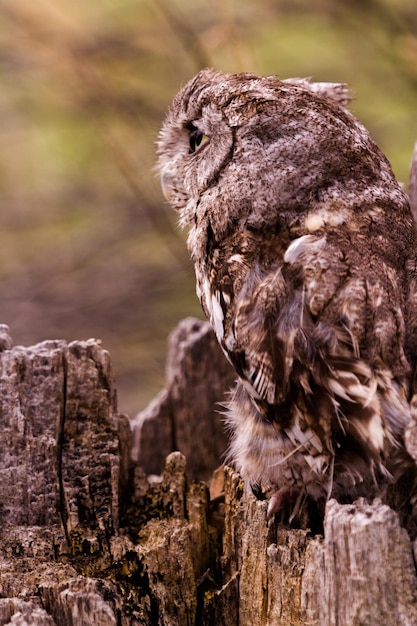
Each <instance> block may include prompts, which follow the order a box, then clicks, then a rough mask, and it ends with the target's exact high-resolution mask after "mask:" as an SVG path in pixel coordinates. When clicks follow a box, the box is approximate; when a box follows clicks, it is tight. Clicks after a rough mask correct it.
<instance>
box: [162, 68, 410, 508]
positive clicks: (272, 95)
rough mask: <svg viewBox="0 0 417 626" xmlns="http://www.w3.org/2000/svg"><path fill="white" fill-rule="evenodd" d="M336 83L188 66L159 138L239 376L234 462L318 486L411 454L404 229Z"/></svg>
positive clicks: (347, 484)
mask: <svg viewBox="0 0 417 626" xmlns="http://www.w3.org/2000/svg"><path fill="white" fill-rule="evenodd" d="M346 102H347V97H346V91H345V89H344V88H343V86H338V85H329V84H326V83H309V82H308V81H306V80H300V79H293V80H292V79H289V80H287V81H280V80H278V79H276V78H275V77H257V76H254V75H251V74H237V75H228V74H222V73H220V72H215V71H213V70H210V69H206V70H203V71H201V72H200V73H199V74H198V75H197V76H196V77H195V78H194V79H193V80H191V81H190V82H189V83H188V84H186V85H185V87H184V88H183V89H182V90H181V91H180V92H179V93H178V95H177V96H176V97H175V99H174V101H173V103H172V105H171V108H170V110H169V112H168V115H167V118H166V121H165V123H164V125H163V128H162V130H161V133H160V137H159V144H158V153H159V169H160V172H161V179H162V186H163V189H164V192H165V195H166V196H167V198H168V199H169V201H170V203H171V204H172V206H173V208H174V209H176V210H177V211H178V213H179V219H180V223H181V224H182V225H183V226H188V227H189V237H188V247H189V251H190V253H191V257H192V259H193V262H194V265H195V273H196V278H197V293H198V296H199V298H200V300H201V304H202V307H203V309H204V312H205V314H206V315H207V317H208V318H209V319H210V321H211V324H212V326H213V328H214V331H215V333H216V336H217V339H218V341H219V344H220V346H221V347H222V349H223V351H224V353H225V354H226V356H227V358H228V359H229V361H230V362H231V363H232V365H233V366H234V368H235V370H236V372H237V375H238V382H237V385H236V389H235V390H234V392H233V395H232V399H231V401H230V406H229V411H228V423H229V426H230V430H231V444H230V452H229V459H230V460H233V462H234V463H235V465H236V467H237V469H238V470H239V471H240V472H241V474H242V475H243V476H244V477H245V478H246V479H247V480H248V481H249V482H250V483H251V484H252V485H262V486H264V487H265V488H269V487H271V488H273V489H281V488H284V489H290V490H293V491H297V492H299V493H304V494H308V495H310V496H311V497H313V498H314V499H317V500H319V499H321V498H328V497H329V496H330V495H332V496H335V497H338V498H354V497H356V496H358V495H365V496H369V495H372V494H380V493H381V492H382V490H383V489H384V486H385V485H386V484H387V483H389V482H390V481H393V480H396V479H397V478H398V477H399V476H400V475H401V474H403V473H404V472H405V471H407V469H408V467H409V466H410V465H411V464H413V461H412V460H411V458H410V457H409V455H408V454H407V452H406V450H405V447H404V432H405V429H406V427H407V425H408V424H409V423H410V421H411V420H412V419H413V406H414V405H415V404H416V401H415V398H414V394H415V393H416V380H415V378H416V377H415V362H416V356H417V306H416V304H417V281H416V277H417V274H416V250H417V245H416V234H415V225H414V222H413V219H412V216H411V213H410V209H409V206H408V202H407V199H406V197H405V195H404V193H403V192H402V190H401V188H400V186H399V184H398V183H397V182H396V180H395V178H394V175H393V173H392V171H391V167H390V165H389V163H388V161H387V160H386V158H385V157H384V155H383V154H382V153H381V152H380V150H379V149H378V147H377V146H376V145H375V143H374V142H373V141H372V139H371V138H370V136H369V134H368V132H367V131H366V130H365V128H364V127H363V126H362V125H361V124H360V123H359V122H358V121H357V120H356V119H355V118H354V117H353V116H352V115H351V114H350V113H349V112H348V111H347V110H346V108H345V104H346Z"/></svg>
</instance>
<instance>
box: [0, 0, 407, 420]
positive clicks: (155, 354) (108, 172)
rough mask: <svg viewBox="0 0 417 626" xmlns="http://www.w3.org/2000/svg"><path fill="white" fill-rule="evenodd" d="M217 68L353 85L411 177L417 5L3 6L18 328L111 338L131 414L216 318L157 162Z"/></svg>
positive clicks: (1, 97)
mask: <svg viewBox="0 0 417 626" xmlns="http://www.w3.org/2000/svg"><path fill="white" fill-rule="evenodd" d="M207 65H209V66H213V67H216V68H218V69H222V70H224V71H232V72H236V71H253V72H256V73H260V74H277V75H278V76H280V77H282V78H285V77H289V76H311V77H313V78H314V79H315V80H322V81H326V80H327V81H340V82H347V83H349V85H350V87H351V90H352V93H353V96H354V98H355V99H354V100H353V102H352V104H351V109H352V110H353V112H354V113H355V115H357V117H359V119H360V120H361V121H362V122H363V123H364V124H365V126H367V128H368V129H369V130H370V131H371V134H372V135H373V137H374V139H375V140H376V141H377V143H378V144H379V145H380V147H381V148H382V149H383V151H384V152H385V154H386V155H387V156H388V158H389V159H390V161H391V163H392V166H393V168H394V171H395V173H396V175H397V177H398V178H399V180H401V181H404V182H406V181H407V178H408V170H409V164H410V159H411V155H412V151H413V145H414V141H415V140H416V139H417V3H416V2H415V0H345V1H344V2H338V1H337V0H275V1H272V0H236V1H235V0H95V2H86V1H85V0H84V1H81V0H37V1H36V2H33V1H32V0H0V81H1V82H0V203H1V207H0V291H1V299H0V322H2V323H7V324H8V325H9V326H10V328H11V334H12V337H13V339H14V343H15V344H24V345H31V344H33V343H36V342H38V341H42V340H44V339H67V340H68V341H72V340H75V339H87V338H89V337H95V338H99V339H101V340H102V342H103V346H104V347H105V348H106V349H108V350H109V351H110V353H111V356H112V360H113V364H114V367H115V370H116V380H117V387H118V395H119V408H120V410H121V411H122V412H127V413H128V414H130V415H131V416H133V415H134V414H135V413H136V412H137V411H139V410H140V409H142V408H144V406H146V404H147V402H148V401H149V400H150V399H151V398H152V397H153V396H154V395H155V394H156V392H157V391H159V389H160V388H161V387H162V386H163V383H164V360H165V346H166V338H167V335H168V333H169V332H170V330H171V329H173V328H174V326H175V325H176V323H177V322H178V320H179V319H181V318H182V317H185V316H187V315H195V316H198V317H201V318H202V317H203V315H202V312H201V310H200V305H199V303H198V301H197V298H196V296H195V289H194V276H193V271H192V267H191V264H190V262H189V261H188V256H187V252H186V249H185V239H186V235H185V234H184V233H181V232H179V230H178V228H177V225H176V217H175V215H173V214H171V212H170V210H169V208H168V207H167V205H166V204H165V202H164V200H163V198H162V195H161V192H160V189H159V181H158V180H157V178H156V175H155V173H154V170H153V167H154V164H155V140H156V136H157V133H158V130H159V128H160V125H161V122H162V120H163V117H164V114H165V111H166V109H167V106H168V104H169V102H170V101H171V99H172V97H173V96H174V94H175V93H176V92H177V90H178V88H179V87H180V86H181V85H182V84H183V83H184V82H185V81H186V80H188V79H189V78H191V77H192V76H193V75H194V74H195V73H196V72H197V71H198V70H199V69H201V68H202V67H204V66H207Z"/></svg>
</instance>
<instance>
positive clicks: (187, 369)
mask: <svg viewBox="0 0 417 626" xmlns="http://www.w3.org/2000/svg"><path fill="white" fill-rule="evenodd" d="M166 378H167V387H166V389H164V390H163V391H162V392H161V393H160V394H159V395H158V396H157V397H156V398H155V400H154V401H153V402H151V404H150V405H149V407H148V408H147V409H145V410H144V411H142V412H141V413H139V415H137V416H136V418H135V419H134V420H133V421H132V429H133V432H134V446H133V458H134V460H135V461H136V462H137V463H138V464H140V465H141V467H142V468H143V469H144V470H145V471H146V472H147V473H148V474H159V473H160V472H161V471H162V469H163V467H164V463H165V457H166V456H167V455H168V454H169V453H170V452H172V451H173V450H181V452H182V453H183V454H184V455H185V456H186V458H187V467H188V472H189V475H190V476H191V477H192V478H193V479H195V480H209V479H210V477H211V475H212V473H213V471H214V470H215V468H216V467H217V466H218V465H219V463H220V461H219V460H220V459H221V458H222V455H223V454H224V452H225V450H226V447H227V437H226V434H225V431H224V428H223V424H222V415H221V411H222V403H225V402H226V401H227V392H228V391H229V390H230V388H231V387H232V385H233V381H234V380H235V378H236V374H235V372H234V370H233V369H232V367H231V366H230V365H229V363H228V362H227V360H226V358H225V357H224V355H223V353H222V352H221V350H220V348H219V345H218V343H217V340H216V338H215V336H214V334H213V332H212V330H211V326H210V324H209V323H208V322H201V321H200V320H197V319H195V318H191V317H189V318H186V319H184V320H182V322H180V324H179V325H178V327H177V328H176V329H175V330H174V331H173V332H172V333H171V335H170V337H169V339H168V354H167V362H166Z"/></svg>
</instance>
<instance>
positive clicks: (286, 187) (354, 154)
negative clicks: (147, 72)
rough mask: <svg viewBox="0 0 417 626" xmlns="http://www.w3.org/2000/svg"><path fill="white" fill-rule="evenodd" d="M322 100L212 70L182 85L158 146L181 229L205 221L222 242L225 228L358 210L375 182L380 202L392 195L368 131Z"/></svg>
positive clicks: (300, 86)
mask: <svg viewBox="0 0 417 626" xmlns="http://www.w3.org/2000/svg"><path fill="white" fill-rule="evenodd" d="M319 85H320V84H319ZM313 86H314V88H313ZM322 91H324V93H323V92H320V90H318V89H317V84H314V83H313V84H311V85H310V86H309V83H308V82H307V81H298V82H297V80H295V81H294V82H286V81H279V80H278V79H276V78H275V77H257V76H254V75H251V74H236V75H229V74H222V73H220V72H215V71H213V70H210V69H206V70H203V71H201V72H200V73H199V74H198V75H197V76H196V77H195V78H194V79H193V80H191V81H190V82H189V83H187V84H186V85H185V87H184V88H183V89H182V90H181V91H180V92H179V93H178V95H177V96H176V97H175V99H174V101H173V103H172V105H171V108H170V110H169V112H168V115H167V118H166V120H165V123H164V125H163V128H162V130H161V133H160V135H159V141H158V154H159V161H158V167H159V170H160V174H161V182H162V187H163V190H164V194H165V196H166V197H167V199H169V202H170V203H171V205H172V207H173V208H174V209H176V210H177V211H178V212H179V216H180V223H181V224H182V225H191V226H195V225H197V224H198V223H199V222H200V220H201V219H204V218H205V216H207V214H208V213H209V214H210V216H211V228H212V230H213V233H214V236H215V237H216V238H219V237H220V238H221V237H224V236H225V234H227V231H228V226H230V225H231V224H234V225H236V224H238V223H239V224H242V223H243V222H245V224H246V225H248V226H249V227H251V226H253V224H256V225H257V226H260V227H268V226H271V225H272V224H274V223H276V220H277V215H279V214H281V215H287V216H288V215H290V214H291V215H292V217H293V218H294V219H295V217H296V218H297V219H300V220H301V221H303V220H304V219H305V217H306V215H307V213H308V212H309V211H310V212H311V209H314V206H316V205H317V206H320V208H321V210H323V205H326V203H327V204H329V206H331V207H333V208H331V209H330V210H331V211H334V210H336V211H338V212H341V213H343V212H344V209H343V207H349V210H351V209H352V208H354V207H355V205H356V206H361V207H362V206H363V202H366V201H369V200H370V199H372V202H374V201H375V198H376V197H377V195H378V187H380V185H381V181H383V182H384V185H385V186H384V196H385V197H386V196H387V191H388V193H389V192H390V191H391V192H392V194H393V195H394V196H395V195H396V194H398V186H397V184H396V182H395V180H394V178H393V175H392V172H391V169H390V166H389V164H388V162H387V161H386V159H385V158H384V157H383V155H381V153H380V152H379V150H378V149H377V148H376V146H375V144H374V143H373V141H372V140H371V138H370V137H369V134H368V133H367V131H366V130H365V129H364V128H363V127H362V126H361V124H360V123H359V122H358V121H357V120H356V119H355V118H354V117H353V116H352V115H351V114H350V113H349V112H348V111H347V110H346V109H345V108H344V106H342V105H341V104H340V103H339V102H337V101H336V100H334V99H332V97H331V96H332V95H333V92H331V96H330V97H327V96H328V93H327V92H326V91H325V88H323V90H322ZM375 151H377V158H376V157H375ZM371 197H372V198H371ZM397 200H398V198H397ZM294 216H295V217H294ZM335 219H336V221H337V216H336V218H333V220H335ZM313 221H314V220H313ZM311 223H313V222H311Z"/></svg>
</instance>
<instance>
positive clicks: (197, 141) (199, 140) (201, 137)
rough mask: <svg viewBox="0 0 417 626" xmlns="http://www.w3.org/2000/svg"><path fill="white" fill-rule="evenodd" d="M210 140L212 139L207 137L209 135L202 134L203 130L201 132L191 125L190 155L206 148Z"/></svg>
mask: <svg viewBox="0 0 417 626" xmlns="http://www.w3.org/2000/svg"><path fill="white" fill-rule="evenodd" d="M209 140H210V139H209V137H207V135H205V134H204V133H202V132H201V130H199V129H198V128H197V127H196V126H194V125H193V124H191V127H190V138H189V142H190V150H189V154H192V153H193V152H196V151H197V150H198V149H199V148H201V147H202V146H204V144H206V143H207V142H208V141H209Z"/></svg>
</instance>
